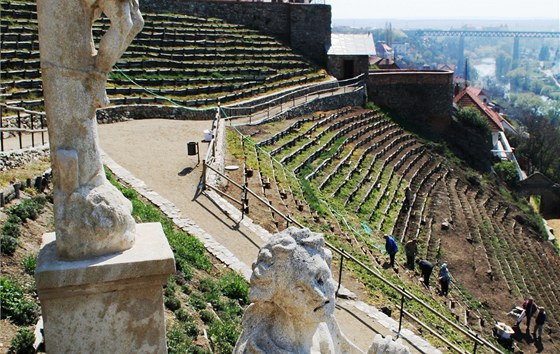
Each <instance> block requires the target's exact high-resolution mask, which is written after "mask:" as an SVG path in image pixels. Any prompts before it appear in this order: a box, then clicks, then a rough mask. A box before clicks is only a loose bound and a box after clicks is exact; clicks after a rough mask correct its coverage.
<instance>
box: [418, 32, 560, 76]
mask: <svg viewBox="0 0 560 354" xmlns="http://www.w3.org/2000/svg"><path fill="white" fill-rule="evenodd" d="M408 32H409V33H411V34H414V35H416V36H424V37H459V53H458V54H459V55H458V56H459V59H458V61H457V62H458V64H457V68H462V67H463V66H464V65H465V37H478V38H481V37H501V38H513V54H512V59H513V63H512V65H513V66H514V67H515V66H516V65H517V63H518V62H519V38H560V32H536V31H474V30H449V31H445V30H416V31H408Z"/></svg>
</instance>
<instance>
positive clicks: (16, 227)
mask: <svg viewBox="0 0 560 354" xmlns="http://www.w3.org/2000/svg"><path fill="white" fill-rule="evenodd" d="M20 227H21V225H20V224H18V223H15V222H12V221H6V223H5V224H4V226H2V235H4V236H11V237H13V238H18V237H19V236H20V235H21V228H20Z"/></svg>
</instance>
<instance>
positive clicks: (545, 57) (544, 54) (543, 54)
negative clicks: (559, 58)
mask: <svg viewBox="0 0 560 354" xmlns="http://www.w3.org/2000/svg"><path fill="white" fill-rule="evenodd" d="M539 60H540V61H549V60H550V49H549V48H548V46H546V45H543V46H542V47H541V51H540V53H539Z"/></svg>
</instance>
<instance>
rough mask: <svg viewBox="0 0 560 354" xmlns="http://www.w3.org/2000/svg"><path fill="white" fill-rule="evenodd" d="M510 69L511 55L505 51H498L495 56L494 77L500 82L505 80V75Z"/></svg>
mask: <svg viewBox="0 0 560 354" xmlns="http://www.w3.org/2000/svg"><path fill="white" fill-rule="evenodd" d="M510 69H511V56H509V55H508V54H506V53H505V52H500V54H498V56H497V57H496V79H498V81H500V82H505V81H507V80H506V75H507V73H508V72H509V70H510Z"/></svg>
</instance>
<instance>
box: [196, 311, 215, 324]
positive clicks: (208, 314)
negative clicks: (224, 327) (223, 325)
mask: <svg viewBox="0 0 560 354" xmlns="http://www.w3.org/2000/svg"><path fill="white" fill-rule="evenodd" d="M200 319H201V320H202V322H204V323H206V324H210V323H212V322H214V320H215V319H216V316H214V314H213V313H212V311H209V310H202V311H200Z"/></svg>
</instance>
